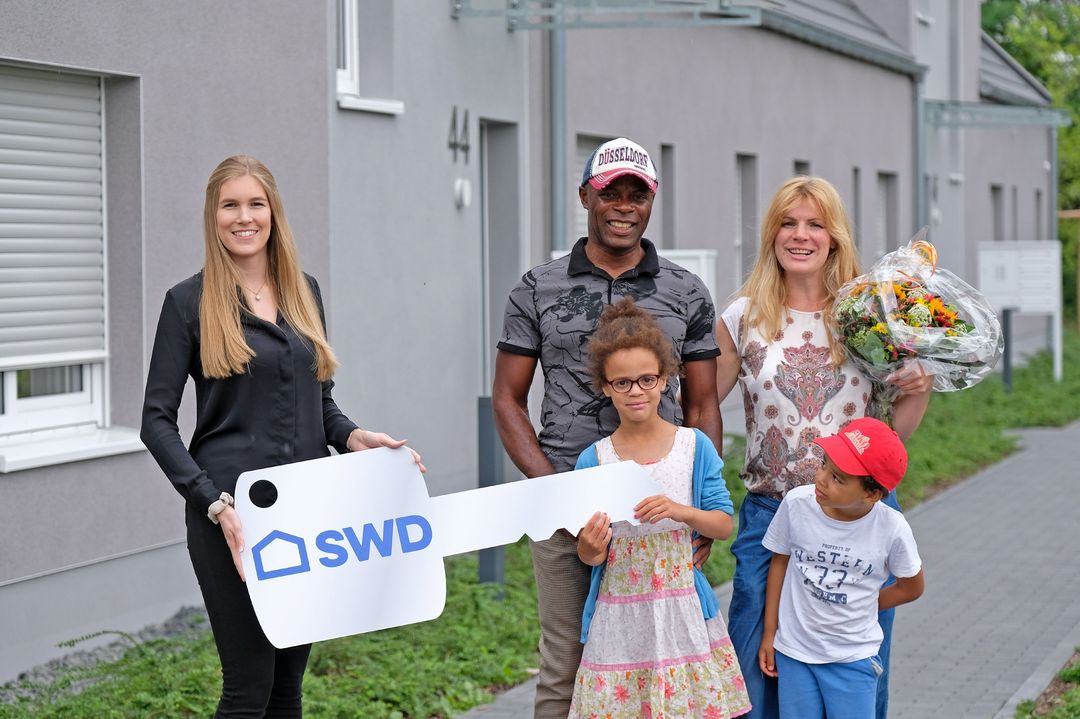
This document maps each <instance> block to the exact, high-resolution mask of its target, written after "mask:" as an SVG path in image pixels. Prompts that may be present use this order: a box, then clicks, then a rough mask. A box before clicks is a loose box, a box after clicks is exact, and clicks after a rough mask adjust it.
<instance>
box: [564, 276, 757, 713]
mask: <svg viewBox="0 0 1080 719" xmlns="http://www.w3.org/2000/svg"><path fill="white" fill-rule="evenodd" d="M588 351H589V373H590V375H591V376H592V377H593V382H594V384H595V386H596V387H597V389H599V390H601V391H602V392H603V393H604V395H605V396H606V397H607V398H608V399H609V400H610V401H611V403H612V405H613V406H614V407H615V409H616V411H617V412H618V414H619V427H618V429H616V430H615V432H614V433H612V434H611V435H610V436H608V437H604V438H603V439H601V440H600V441H598V442H596V443H595V444H593V445H592V446H590V447H588V448H587V449H586V450H585V451H584V452H582V453H581V456H580V457H579V458H578V462H577V469H584V468H586V467H595V466H597V465H599V464H606V463H609V462H619V461H623V460H632V461H634V462H637V463H638V464H639V465H641V466H642V467H643V468H644V469H645V471H646V472H648V473H649V474H650V475H651V476H652V478H653V479H655V480H656V482H657V484H658V485H660V487H661V488H662V489H663V494H658V495H655V496H653V497H648V498H646V499H644V500H642V501H641V502H640V503H639V504H638V505H637V507H636V508H635V516H636V518H637V520H638V521H639V522H641V524H640V525H631V524H629V523H628V522H616V523H615V524H611V523H610V522H609V519H608V516H607V515H606V514H604V513H603V512H597V513H595V514H594V515H593V516H592V518H591V519H590V520H589V522H588V523H587V524H586V525H585V527H583V528H582V530H581V531H580V532H579V533H578V538H577V541H578V545H577V551H578V556H579V557H580V558H581V561H583V562H585V563H586V564H588V565H590V566H592V567H593V571H592V583H591V586H590V589H589V597H588V599H587V601H586V604H585V611H584V614H583V616H582V632H581V641H582V642H583V643H584V644H585V648H584V651H583V654H582V660H581V665H580V667H579V669H578V673H577V678H576V681H575V686H574V696H573V700H572V703H571V707H570V717H571V718H574V717H592V716H604V717H612V718H613V719H619V718H622V717H625V718H630V717H634V718H635V719H636V718H638V717H654V716H680V717H705V718H709V717H734V716H738V715H740V714H743V713H745V712H747V711H748V710H749V709H750V704H749V702H748V700H747V697H746V691H745V689H744V686H743V679H742V674H741V673H740V671H739V664H738V659H736V656H735V652H734V650H733V649H732V646H731V640H730V639H729V637H728V633H727V628H726V626H725V624H724V620H723V617H721V616H720V614H719V612H718V611H717V603H716V597H715V595H714V594H713V592H712V589H711V587H710V586H709V583H708V581H707V580H706V579H705V577H704V575H703V574H702V573H701V571H700V570H699V569H697V568H695V567H694V562H693V544H692V542H693V538H694V536H695V535H696V534H702V535H704V536H706V537H712V538H714V539H725V538H727V537H728V536H729V535H730V534H731V532H732V518H731V513H732V504H731V498H730V496H729V495H728V491H727V487H726V486H725V485H724V480H723V478H722V477H721V475H720V470H721V468H722V467H723V462H722V461H721V460H720V457H719V456H718V455H717V452H716V449H715V447H713V444H712V442H710V441H709V439H708V437H706V436H705V435H704V434H703V433H702V432H701V431H699V430H696V429H690V428H686V427H677V426H675V425H674V424H672V423H670V422H668V421H666V420H665V419H663V418H661V417H660V415H659V414H658V413H657V408H658V407H659V404H660V396H661V394H662V393H663V392H664V390H665V389H666V388H667V383H668V381H669V380H670V378H672V377H674V376H675V375H676V374H677V373H678V371H679V362H678V359H677V358H676V356H675V353H674V351H673V348H672V344H671V340H670V339H668V338H667V336H666V335H664V333H663V332H662V331H661V329H660V327H659V326H658V325H657V323H656V320H655V319H654V318H653V317H652V315H650V314H649V313H648V312H646V311H644V310H642V309H641V308H639V307H637V306H636V305H635V304H634V302H633V300H631V299H629V298H625V299H623V300H622V301H621V302H619V303H618V304H616V305H613V306H610V307H608V308H607V309H606V310H605V311H604V313H603V315H602V316H601V317H600V323H599V325H598V326H597V329H596V332H595V333H594V334H593V335H592V337H591V338H590V340H589V345H588Z"/></svg>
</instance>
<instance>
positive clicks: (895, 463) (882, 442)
mask: <svg viewBox="0 0 1080 719" xmlns="http://www.w3.org/2000/svg"><path fill="white" fill-rule="evenodd" d="M814 443H815V444H817V445H818V446H819V447H821V448H822V449H823V450H825V454H827V455H828V456H829V459H831V460H832V463H833V464H834V465H836V468H837V469H839V470H840V471H841V472H845V473H847V474H851V475H854V476H856V477H873V479H874V481H875V482H877V483H878V484H880V485H881V486H882V487H884V488H885V489H887V490H889V491H890V492H891V491H892V490H894V489H896V487H897V485H899V484H900V480H902V479H903V478H904V472H906V471H907V459H908V458H907V450H906V449H904V443H903V442H901V441H900V437H899V435H897V434H896V432H894V431H893V430H892V428H891V427H889V425H887V424H885V423H884V422H882V421H881V420H878V419H874V418H873V417H861V418H859V419H855V420H852V421H851V422H848V423H847V424H846V425H844V427H843V429H841V430H840V431H839V432H837V433H836V434H833V435H829V436H828V437H818V438H817V439H815V440H814Z"/></svg>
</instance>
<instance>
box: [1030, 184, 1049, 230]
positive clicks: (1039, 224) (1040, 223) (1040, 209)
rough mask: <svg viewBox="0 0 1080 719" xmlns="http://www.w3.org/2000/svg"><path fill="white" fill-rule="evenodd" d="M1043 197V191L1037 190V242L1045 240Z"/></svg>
mask: <svg viewBox="0 0 1080 719" xmlns="http://www.w3.org/2000/svg"><path fill="white" fill-rule="evenodd" d="M1045 211H1046V210H1044V209H1043V195H1042V190H1038V189H1037V190H1035V237H1034V238H1033V239H1035V240H1045V239H1046V238H1045V237H1043V212H1045Z"/></svg>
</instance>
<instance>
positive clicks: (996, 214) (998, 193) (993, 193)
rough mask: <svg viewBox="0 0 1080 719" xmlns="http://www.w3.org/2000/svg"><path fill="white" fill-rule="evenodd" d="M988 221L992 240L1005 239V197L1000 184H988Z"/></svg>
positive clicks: (999, 240)
mask: <svg viewBox="0 0 1080 719" xmlns="http://www.w3.org/2000/svg"><path fill="white" fill-rule="evenodd" d="M990 223H991V233H992V235H993V238H994V242H1004V241H1005V198H1004V192H1003V190H1002V187H1001V185H990Z"/></svg>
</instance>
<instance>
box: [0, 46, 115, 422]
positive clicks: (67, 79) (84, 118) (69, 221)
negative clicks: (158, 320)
mask: <svg viewBox="0 0 1080 719" xmlns="http://www.w3.org/2000/svg"><path fill="white" fill-rule="evenodd" d="M0 95H2V97H3V100H2V101H0V126H3V128H4V131H3V132H0V435H11V434H16V433H23V432H31V431H34V430H40V429H45V428H55V427H61V426H72V425H79V424H91V425H101V424H103V423H104V414H103V411H104V403H103V401H102V397H103V384H104V381H103V377H104V375H103V363H104V361H105V358H106V349H105V348H106V346H107V345H106V336H105V326H106V302H105V281H106V276H105V266H106V265H105V244H104V209H103V207H104V205H103V199H104V197H103V196H104V191H103V188H104V173H103V161H102V100H101V97H102V80H101V78H98V77H91V76H84V75H75V74H64V73H57V72H53V71H50V72H43V71H39V70H32V69H24V68H15V67H7V66H0Z"/></svg>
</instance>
